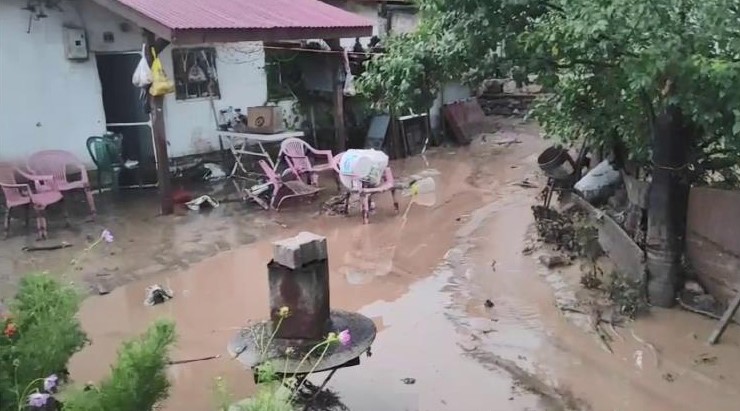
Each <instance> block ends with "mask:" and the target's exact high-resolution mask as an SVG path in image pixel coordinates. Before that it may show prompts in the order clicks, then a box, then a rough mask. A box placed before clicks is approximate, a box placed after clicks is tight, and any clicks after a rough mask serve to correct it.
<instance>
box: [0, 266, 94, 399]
mask: <svg viewBox="0 0 740 411" xmlns="http://www.w3.org/2000/svg"><path fill="white" fill-rule="evenodd" d="M80 301H81V298H80V295H79V294H78V293H77V292H76V291H75V290H74V289H73V288H72V287H70V286H65V285H62V284H60V283H59V282H58V281H56V280H54V279H52V278H51V277H49V276H46V275H39V274H33V275H28V276H26V277H24V278H23V280H22V281H21V283H20V287H19V289H18V293H17V295H16V297H15V298H14V300H13V301H11V302H10V312H11V315H10V316H9V317H6V318H4V319H2V320H1V321H0V325H1V326H2V331H3V333H2V335H0V410H1V411H6V410H7V411H10V410H13V411H17V410H18V404H19V403H25V402H26V398H25V396H24V394H25V393H28V392H31V391H33V390H35V389H39V390H40V389H41V388H42V385H43V380H40V379H39V378H44V377H46V376H49V375H51V374H57V375H60V376H61V377H62V378H63V377H64V376H65V375H66V373H67V371H66V367H67V362H68V361H69V359H70V358H71V357H72V355H74V354H75V353H76V352H78V351H80V350H81V349H82V347H84V346H85V344H86V343H87V337H86V335H85V333H84V332H83V331H82V328H81V327H80V323H79V321H78V320H77V318H76V314H77V310H78V308H79V306H80Z"/></svg>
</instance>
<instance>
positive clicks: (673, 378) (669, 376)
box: [663, 372, 676, 382]
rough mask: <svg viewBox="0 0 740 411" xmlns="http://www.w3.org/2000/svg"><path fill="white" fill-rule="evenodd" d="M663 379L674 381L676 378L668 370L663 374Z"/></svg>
mask: <svg viewBox="0 0 740 411" xmlns="http://www.w3.org/2000/svg"><path fill="white" fill-rule="evenodd" d="M663 379H664V380H666V381H668V382H673V381H676V378H675V377H674V376H673V374H671V373H669V372H667V373H665V374H663Z"/></svg>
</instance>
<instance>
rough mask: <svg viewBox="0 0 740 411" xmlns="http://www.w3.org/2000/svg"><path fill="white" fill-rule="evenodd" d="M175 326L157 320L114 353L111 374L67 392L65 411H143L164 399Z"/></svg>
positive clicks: (168, 385)
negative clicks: (92, 384) (95, 384)
mask: <svg viewBox="0 0 740 411" xmlns="http://www.w3.org/2000/svg"><path fill="white" fill-rule="evenodd" d="M174 341H175V325H174V324H173V323H172V322H169V321H163V320H160V321H157V322H156V323H154V325H152V326H151V327H150V328H149V329H148V330H147V331H146V333H145V334H144V335H143V336H141V337H140V338H138V339H134V340H132V341H128V342H126V343H124V344H123V347H122V348H121V350H120V351H119V352H118V360H117V361H116V364H115V365H114V366H113V369H112V370H111V375H110V376H109V377H108V378H106V379H105V380H103V382H102V383H101V384H100V386H99V387H98V388H94V389H89V390H87V391H78V392H72V393H70V395H69V397H68V398H66V400H65V402H64V410H65V411H101V410H105V411H146V410H152V409H153V408H154V406H155V405H157V404H158V403H160V402H161V401H163V400H164V399H166V398H167V391H168V389H169V387H170V383H169V381H168V380H167V374H166V372H167V363H168V357H169V350H170V347H171V346H172V343H174Z"/></svg>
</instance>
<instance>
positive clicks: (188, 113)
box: [0, 0, 267, 162]
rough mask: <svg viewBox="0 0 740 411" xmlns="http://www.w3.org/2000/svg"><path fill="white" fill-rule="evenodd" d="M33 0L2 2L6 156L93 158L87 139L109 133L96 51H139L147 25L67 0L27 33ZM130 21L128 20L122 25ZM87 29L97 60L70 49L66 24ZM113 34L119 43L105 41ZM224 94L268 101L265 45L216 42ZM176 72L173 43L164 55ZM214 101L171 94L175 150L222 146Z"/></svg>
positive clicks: (233, 102) (224, 103)
mask: <svg viewBox="0 0 740 411" xmlns="http://www.w3.org/2000/svg"><path fill="white" fill-rule="evenodd" d="M25 4H26V1H25V0H2V1H0V160H15V159H22V158H24V157H26V156H28V155H29V154H31V153H33V152H34V151H38V150H42V149H62V150H68V151H71V152H73V153H75V154H76V155H77V156H78V157H79V158H80V159H82V160H83V161H85V162H89V161H90V160H89V158H88V154H87V150H86V148H85V141H86V139H87V138H88V137H89V136H92V135H100V134H102V133H104V132H105V130H106V127H105V123H106V122H105V112H104V110H103V102H102V90H101V86H100V79H99V76H98V71H97V63H96V60H95V56H96V53H107V52H121V51H138V50H140V49H141V44H142V36H141V29H140V28H139V27H137V26H136V25H134V24H132V23H130V22H127V21H125V20H124V19H122V18H120V17H118V16H117V15H115V14H112V13H110V12H108V11H107V10H105V9H103V8H101V7H99V6H97V5H95V4H94V3H91V2H88V1H74V2H70V1H67V2H63V3H62V6H63V9H64V12H59V11H55V10H50V11H47V14H48V16H49V17H48V18H45V19H41V20H40V21H34V22H33V24H32V27H31V32H30V33H28V34H27V33H26V29H27V25H28V16H29V14H28V12H27V11H24V10H21V8H22V7H24V6H25ZM122 24H123V25H122ZM65 25H68V26H75V27H80V28H84V29H85V30H86V32H87V38H88V43H89V50H90V54H89V59H88V60H86V61H70V60H68V59H67V58H66V57H65V55H64V43H63V32H62V27H63V26H65ZM105 32H111V33H113V36H114V41H113V42H105V41H103V33H105ZM214 47H216V50H217V55H218V58H217V62H216V70H217V72H218V75H219V83H220V89H221V99H220V100H216V102H215V106H216V109H217V110H218V109H220V108H226V107H228V106H234V107H241V108H246V107H248V106H256V105H262V104H264V102H265V100H266V97H267V86H266V79H265V74H264V70H263V66H264V51H263V49H262V44H261V43H236V44H229V45H214ZM161 57H162V62H163V64H164V66H165V70H166V71H167V73H168V74H169V75H170V76H172V73H173V71H172V49H171V47H168V48H167V49H166V50H165V52H164V53H163V54H162V56H161ZM214 123H215V122H214V120H213V115H212V113H211V108H210V103H209V101H208V100H207V99H201V100H187V101H177V100H176V99H175V96H174V95H168V96H167V97H166V98H165V125H166V128H167V135H168V140H169V143H170V146H169V150H170V156H171V157H176V156H183V155H189V154H197V153H203V152H207V151H211V150H214V149H217V148H218V139H217V137H216V136H215V133H214V130H215V129H216V126H215V124H214Z"/></svg>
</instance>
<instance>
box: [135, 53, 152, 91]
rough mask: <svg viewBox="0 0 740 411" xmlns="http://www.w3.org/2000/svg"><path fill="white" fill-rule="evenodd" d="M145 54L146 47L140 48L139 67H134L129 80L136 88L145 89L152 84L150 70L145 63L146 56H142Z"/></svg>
mask: <svg viewBox="0 0 740 411" xmlns="http://www.w3.org/2000/svg"><path fill="white" fill-rule="evenodd" d="M145 52H146V45H142V46H141V60H139V65H137V66H136V70H134V75H133V77H132V78H131V82H132V83H133V84H134V85H135V86H136V87H146V86H148V85H150V84H152V69H151V68H149V63H147V61H146V55H145V54H144V53H145Z"/></svg>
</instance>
